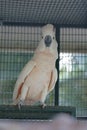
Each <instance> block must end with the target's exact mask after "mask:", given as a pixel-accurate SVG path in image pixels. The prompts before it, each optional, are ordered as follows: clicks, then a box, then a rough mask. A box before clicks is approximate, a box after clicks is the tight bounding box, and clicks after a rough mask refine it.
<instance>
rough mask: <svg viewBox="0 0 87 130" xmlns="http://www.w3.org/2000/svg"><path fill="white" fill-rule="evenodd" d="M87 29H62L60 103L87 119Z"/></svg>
mask: <svg viewBox="0 0 87 130" xmlns="http://www.w3.org/2000/svg"><path fill="white" fill-rule="evenodd" d="M86 52H87V29H82V28H61V31H60V80H59V84H60V88H59V103H60V105H65V106H68V105H70V106H75V107H76V110H77V116H84V117H85V116H86V117H87V53H86Z"/></svg>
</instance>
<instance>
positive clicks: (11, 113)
mask: <svg viewBox="0 0 87 130" xmlns="http://www.w3.org/2000/svg"><path fill="white" fill-rule="evenodd" d="M59 113H67V114H69V115H72V116H74V117H75V116H76V109H75V107H65V106H46V107H45V108H41V107H40V106H22V107H21V109H19V108H18V106H13V105H0V119H32V120H35V119H39V120H41V119H42V120H47V119H51V118H53V117H54V116H55V115H57V114H59Z"/></svg>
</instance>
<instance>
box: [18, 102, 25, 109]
mask: <svg viewBox="0 0 87 130" xmlns="http://www.w3.org/2000/svg"><path fill="white" fill-rule="evenodd" d="M23 105H24V101H22V100H19V102H18V108H19V110H20V109H21V106H23Z"/></svg>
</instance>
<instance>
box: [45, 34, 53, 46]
mask: <svg viewBox="0 0 87 130" xmlns="http://www.w3.org/2000/svg"><path fill="white" fill-rule="evenodd" d="M44 42H45V45H46V47H49V46H50V44H51V42H52V38H51V36H50V35H47V36H46V37H45V39H44Z"/></svg>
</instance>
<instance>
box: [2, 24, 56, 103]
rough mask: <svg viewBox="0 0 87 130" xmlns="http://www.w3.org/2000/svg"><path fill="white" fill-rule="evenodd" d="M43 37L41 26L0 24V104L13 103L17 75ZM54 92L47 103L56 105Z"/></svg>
mask: <svg viewBox="0 0 87 130" xmlns="http://www.w3.org/2000/svg"><path fill="white" fill-rule="evenodd" d="M40 39H41V28H40V27H26V26H25V27H24V26H3V25H1V26H0V104H1V105H7V104H11V103H12V94H13V89H14V85H15V82H16V80H17V77H18V75H19V73H20V71H21V70H22V68H23V67H24V65H25V64H26V63H27V62H28V61H29V60H30V59H31V58H32V56H33V53H34V50H35V49H36V47H37V45H38V43H39V41H40ZM53 97H54V92H52V93H51V94H50V95H49V96H48V97H47V100H46V102H47V104H49V105H54V98H53Z"/></svg>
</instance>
